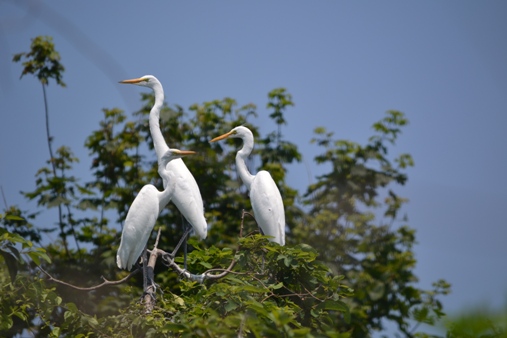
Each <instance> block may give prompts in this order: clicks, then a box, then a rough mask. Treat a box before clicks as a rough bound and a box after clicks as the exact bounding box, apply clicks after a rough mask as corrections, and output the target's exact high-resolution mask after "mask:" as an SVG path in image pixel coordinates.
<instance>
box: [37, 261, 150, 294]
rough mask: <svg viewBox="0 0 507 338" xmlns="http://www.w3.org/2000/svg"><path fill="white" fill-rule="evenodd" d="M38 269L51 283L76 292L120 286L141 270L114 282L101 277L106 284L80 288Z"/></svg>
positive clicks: (136, 270) (40, 268)
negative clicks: (107, 286)
mask: <svg viewBox="0 0 507 338" xmlns="http://www.w3.org/2000/svg"><path fill="white" fill-rule="evenodd" d="M37 267H38V268H39V270H40V271H42V272H43V273H44V274H45V275H46V276H47V277H48V279H49V281H51V282H55V283H58V284H61V285H65V286H68V287H70V288H73V289H76V290H80V291H93V290H97V289H99V288H101V287H103V286H106V285H118V284H121V283H124V282H126V281H127V280H129V279H130V278H131V277H132V276H134V275H135V274H136V273H138V272H139V271H140V269H135V270H134V271H132V272H131V273H129V274H128V275H127V276H125V277H124V278H122V279H120V280H114V281H110V280H107V279H105V278H104V276H101V278H102V279H103V280H104V282H103V283H102V284H99V285H95V286H90V287H80V286H76V285H72V284H70V283H67V282H64V281H61V280H58V279H56V278H54V277H53V276H51V275H50V274H49V272H47V271H46V270H44V269H43V268H42V267H40V266H39V265H37Z"/></svg>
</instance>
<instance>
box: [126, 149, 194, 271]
mask: <svg viewBox="0 0 507 338" xmlns="http://www.w3.org/2000/svg"><path fill="white" fill-rule="evenodd" d="M192 154H195V152H193V151H188V150H178V149H170V150H168V151H167V152H166V153H165V154H164V155H163V156H162V157H161V159H160V161H159V162H158V166H159V171H160V170H161V169H164V168H165V167H166V166H167V164H168V163H169V162H170V161H172V160H176V159H179V158H181V157H183V156H187V155H192ZM173 196H174V184H169V185H168V186H167V187H166V188H165V189H164V190H163V191H158V190H157V188H155V186H153V185H151V184H146V185H145V186H144V187H142V188H141V191H139V194H137V196H136V198H135V199H134V202H132V205H131V206H130V208H129V211H128V213H127V218H126V219H125V225H124V226H123V231H122V234H121V242H120V247H119V248H118V254H117V255H116V264H117V265H118V267H119V268H120V269H127V270H130V269H131V268H132V265H134V264H135V263H136V262H137V260H138V259H139V257H140V256H141V254H142V253H143V250H144V248H145V247H146V243H147V242H148V239H149V238H150V234H151V231H152V230H153V227H154V226H155V222H156V221H157V218H158V215H159V214H160V212H161V211H162V209H163V208H164V207H165V206H166V205H167V203H169V201H170V200H171V198H172V197H173ZM177 249H178V248H176V249H175V250H177Z"/></svg>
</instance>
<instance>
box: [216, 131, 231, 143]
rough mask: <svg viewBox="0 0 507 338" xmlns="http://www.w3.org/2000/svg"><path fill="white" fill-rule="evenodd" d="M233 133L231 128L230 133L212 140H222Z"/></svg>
mask: <svg viewBox="0 0 507 338" xmlns="http://www.w3.org/2000/svg"><path fill="white" fill-rule="evenodd" d="M232 134H233V131H232V130H231V131H230V132H228V133H225V134H223V135H220V136H217V137H215V138H214V139H213V140H211V141H210V142H216V141H220V140H223V139H224V138H228V137H229V136H231V135H232Z"/></svg>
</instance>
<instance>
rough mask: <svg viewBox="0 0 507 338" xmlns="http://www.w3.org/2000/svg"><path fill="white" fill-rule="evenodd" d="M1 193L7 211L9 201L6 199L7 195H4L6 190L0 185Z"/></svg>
mask: <svg viewBox="0 0 507 338" xmlns="http://www.w3.org/2000/svg"><path fill="white" fill-rule="evenodd" d="M0 191H1V192H2V199H3V201H4V205H5V209H7V206H8V204H7V199H6V198H5V194H4V188H3V187H2V186H1V185H0Z"/></svg>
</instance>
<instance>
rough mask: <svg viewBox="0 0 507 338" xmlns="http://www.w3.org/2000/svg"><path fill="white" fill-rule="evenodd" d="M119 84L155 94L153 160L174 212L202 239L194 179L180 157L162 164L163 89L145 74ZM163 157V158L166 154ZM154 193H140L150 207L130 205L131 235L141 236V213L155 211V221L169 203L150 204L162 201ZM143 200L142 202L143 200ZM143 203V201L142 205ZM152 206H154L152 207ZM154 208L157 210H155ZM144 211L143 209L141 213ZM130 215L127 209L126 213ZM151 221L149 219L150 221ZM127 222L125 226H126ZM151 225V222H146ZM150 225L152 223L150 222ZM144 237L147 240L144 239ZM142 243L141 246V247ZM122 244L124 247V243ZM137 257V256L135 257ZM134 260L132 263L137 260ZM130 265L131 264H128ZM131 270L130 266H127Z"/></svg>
mask: <svg viewBox="0 0 507 338" xmlns="http://www.w3.org/2000/svg"><path fill="white" fill-rule="evenodd" d="M120 83H126V84H135V85H138V86H143V87H148V88H151V89H152V90H153V92H154V94H155V103H154V105H153V107H152V109H151V111H150V117H149V124H150V133H151V137H152V139H153V146H154V148H155V152H156V153H157V159H158V163H159V169H158V173H159V175H160V176H161V177H162V181H163V186H164V192H166V191H169V192H170V195H171V197H170V200H171V201H172V202H173V203H174V204H175V205H176V207H177V208H178V210H179V211H180V212H181V214H182V215H183V217H185V219H186V220H187V221H188V223H190V225H191V226H192V228H193V230H194V232H195V233H196V235H197V236H198V237H199V238H201V239H204V238H206V235H207V229H208V226H207V224H206V219H205V218H204V207H203V202H202V197H201V192H200V191H199V187H198V186H197V182H196V181H195V178H194V176H192V174H191V173H190V171H189V170H188V168H187V166H186V165H185V163H184V162H183V160H182V159H181V158H178V157H175V158H174V159H172V160H169V161H165V160H163V159H162V157H163V156H164V155H166V154H167V152H168V151H169V150H170V148H169V146H168V145H167V144H166V142H165V140H164V137H163V135H162V132H161V131H160V122H159V119H160V109H161V108H162V106H163V104H164V89H163V88H162V84H161V83H160V81H158V79H157V78H156V77H154V76H153V75H145V76H143V77H140V78H137V79H132V80H124V81H120ZM166 156H167V155H166ZM155 191H157V192H158V193H159V194H163V193H164V192H159V191H158V190H157V189H155V187H153V186H151V187H150V186H149V185H148V186H144V187H143V188H142V189H141V191H140V192H139V195H140V194H141V192H143V196H146V197H144V199H145V200H146V201H148V200H149V201H150V202H151V203H152V204H150V205H149V206H148V205H147V204H146V205H145V203H143V204H142V208H141V207H140V206H139V205H140V203H141V202H137V203H136V201H137V199H138V198H136V199H135V200H134V203H133V204H132V206H131V208H130V209H133V207H134V206H136V210H137V213H140V215H139V216H137V215H134V214H132V216H130V219H131V222H130V224H131V227H132V229H135V231H134V230H131V232H132V233H135V234H136V236H137V235H143V234H144V232H145V229H144V227H147V225H145V224H142V223H139V220H138V219H143V220H148V217H147V216H145V215H144V214H145V213H148V212H153V211H157V210H158V212H157V213H156V216H155V219H156V218H157V217H158V213H160V211H161V210H162V208H163V206H165V205H166V204H167V203H169V200H168V201H167V202H166V203H165V204H164V205H163V206H162V207H161V206H160V205H158V206H157V205H156V203H155V202H154V201H155V200H156V199H158V200H161V199H163V198H165V195H163V196H162V195H157V194H155ZM144 199H143V201H144ZM146 203H147V202H146ZM153 203H155V205H154V204H153ZM156 208H158V209H156ZM145 209H146V210H145ZM129 214H130V210H129ZM128 219H129V215H127V220H128ZM150 219H151V218H150ZM127 220H126V221H125V223H127ZM150 224H151V223H150ZM153 224H154V223H153ZM150 232H151V229H149V231H148V237H149V234H150ZM148 237H147V238H148ZM130 240H133V241H136V240H140V239H136V237H135V236H134V237H132V238H131V239H130ZM134 244H135V243H131V244H129V247H132V248H133V247H134ZM145 244H146V243H144V244H143V245H145ZM125 245H126V244H125ZM137 257H139V256H137ZM137 257H136V258H134V261H135V260H136V259H137ZM125 264H126V261H125V262H123V261H122V266H120V263H118V266H120V267H123V268H125V267H126V266H127V265H125ZM132 264H133V263H132ZM129 267H131V265H130V266H129Z"/></svg>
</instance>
